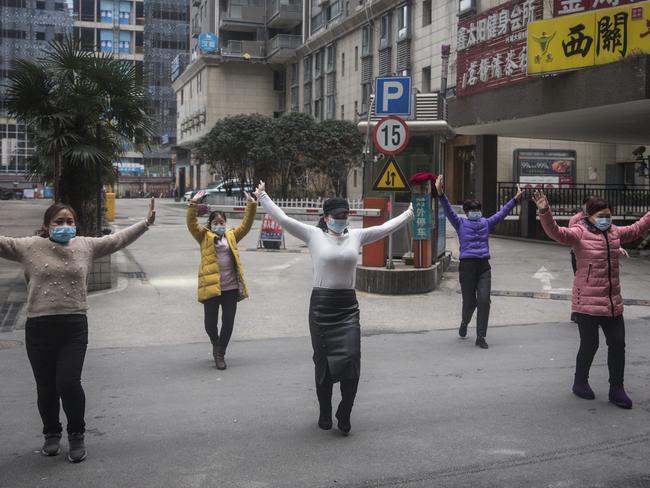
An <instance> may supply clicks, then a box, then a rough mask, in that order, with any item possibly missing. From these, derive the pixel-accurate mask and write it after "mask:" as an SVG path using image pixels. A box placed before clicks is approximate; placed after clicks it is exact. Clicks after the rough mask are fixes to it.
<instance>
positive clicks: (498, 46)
mask: <svg viewBox="0 0 650 488" xmlns="http://www.w3.org/2000/svg"><path fill="white" fill-rule="evenodd" d="M541 18H542V0H514V1H511V2H509V3H506V4H503V5H500V6H499V7H496V8H494V9H491V10H488V11H486V12H484V13H482V14H480V15H473V16H469V17H464V18H462V19H461V20H459V22H458V37H457V47H456V51H457V53H458V62H457V75H456V91H457V94H458V96H465V95H471V94H473V93H477V92H481V91H484V90H489V89H492V88H496V87H499V86H503V85H508V84H511V83H515V82H517V81H522V80H524V79H526V65H527V61H528V57H527V52H526V49H527V47H526V32H527V31H526V27H527V26H528V24H529V23H530V22H533V21H535V20H540V19H541Z"/></svg>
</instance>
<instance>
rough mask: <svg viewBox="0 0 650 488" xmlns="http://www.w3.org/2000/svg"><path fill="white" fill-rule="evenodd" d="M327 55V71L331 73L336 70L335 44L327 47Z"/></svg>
mask: <svg viewBox="0 0 650 488" xmlns="http://www.w3.org/2000/svg"><path fill="white" fill-rule="evenodd" d="M325 55H326V57H327V60H326V65H325V68H326V71H325V72H326V73H331V72H332V71H334V44H330V45H329V46H327V47H326V48H325Z"/></svg>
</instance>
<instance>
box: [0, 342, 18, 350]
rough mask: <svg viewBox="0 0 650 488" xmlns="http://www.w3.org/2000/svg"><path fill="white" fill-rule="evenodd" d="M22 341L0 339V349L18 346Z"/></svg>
mask: <svg viewBox="0 0 650 488" xmlns="http://www.w3.org/2000/svg"><path fill="white" fill-rule="evenodd" d="M22 345H23V343H22V342H20V341H1V340H0V349H11V348H14V347H20V346H22Z"/></svg>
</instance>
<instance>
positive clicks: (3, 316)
mask: <svg viewBox="0 0 650 488" xmlns="http://www.w3.org/2000/svg"><path fill="white" fill-rule="evenodd" d="M22 305H23V304H22V303H20V302H5V303H3V304H2V306H0V332H11V331H13V330H14V329H15V328H16V318H18V312H19V311H20V307H22Z"/></svg>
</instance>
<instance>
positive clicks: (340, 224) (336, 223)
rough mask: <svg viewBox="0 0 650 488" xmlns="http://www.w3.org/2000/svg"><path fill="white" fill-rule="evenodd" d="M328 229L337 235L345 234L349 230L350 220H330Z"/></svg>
mask: <svg viewBox="0 0 650 488" xmlns="http://www.w3.org/2000/svg"><path fill="white" fill-rule="evenodd" d="M327 228H328V229H329V230H331V231H332V232H334V233H336V234H343V232H345V229H347V228H348V219H328V220H327Z"/></svg>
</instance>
